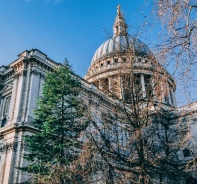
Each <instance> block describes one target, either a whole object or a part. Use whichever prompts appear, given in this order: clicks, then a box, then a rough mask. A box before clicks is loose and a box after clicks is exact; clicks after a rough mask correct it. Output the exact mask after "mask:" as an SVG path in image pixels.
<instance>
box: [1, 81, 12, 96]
mask: <svg viewBox="0 0 197 184" xmlns="http://www.w3.org/2000/svg"><path fill="white" fill-rule="evenodd" d="M12 88H13V84H6V85H5V86H4V87H3V89H2V90H1V92H0V93H1V94H2V95H3V96H4V93H6V94H7V93H9V92H11V91H12Z"/></svg>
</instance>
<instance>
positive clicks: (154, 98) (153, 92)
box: [151, 76, 156, 101]
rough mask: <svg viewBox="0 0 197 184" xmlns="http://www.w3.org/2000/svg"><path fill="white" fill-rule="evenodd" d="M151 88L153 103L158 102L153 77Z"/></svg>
mask: <svg viewBox="0 0 197 184" xmlns="http://www.w3.org/2000/svg"><path fill="white" fill-rule="evenodd" d="M151 86H152V94H153V101H155V100H156V93H155V81H154V78H153V76H151Z"/></svg>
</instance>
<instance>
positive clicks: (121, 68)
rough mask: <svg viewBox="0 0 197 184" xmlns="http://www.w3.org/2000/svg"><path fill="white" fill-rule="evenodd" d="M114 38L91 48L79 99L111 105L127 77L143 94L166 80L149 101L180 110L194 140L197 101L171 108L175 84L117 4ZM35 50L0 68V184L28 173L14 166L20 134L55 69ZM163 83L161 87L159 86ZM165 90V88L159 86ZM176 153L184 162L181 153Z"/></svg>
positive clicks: (28, 128) (27, 129)
mask: <svg viewBox="0 0 197 184" xmlns="http://www.w3.org/2000/svg"><path fill="white" fill-rule="evenodd" d="M113 30H114V36H113V38H111V39H109V40H107V41H106V42H105V43H103V44H102V45H101V46H100V47H99V48H98V49H97V51H96V52H95V54H94V56H93V59H92V62H91V65H90V68H89V70H88V72H87V74H86V76H85V80H83V79H82V84H83V97H84V99H86V101H87V102H88V103H89V102H91V101H95V102H96V103H97V104H98V105H100V106H103V108H110V107H113V106H116V103H117V100H114V96H112V95H111V94H112V93H113V94H115V95H116V96H117V97H119V98H120V99H123V100H125V99H126V98H128V94H127V89H126V87H125V83H126V82H127V79H128V77H129V75H130V73H133V76H134V77H135V78H137V79H138V84H139V88H140V91H141V92H142V96H143V97H144V98H145V97H146V96H147V93H148V92H147V86H149V87H150V86H151V87H152V89H153V93H156V91H158V89H155V84H156V83H159V82H160V79H161V78H165V79H166V80H165V82H163V83H161V84H160V85H157V86H159V87H160V89H159V91H160V93H159V95H154V98H155V99H154V101H155V102H157V103H158V102H159V103H161V104H162V105H163V106H164V107H166V108H168V109H169V108H171V109H172V110H173V111H174V112H177V117H178V116H179V115H180V116H181V115H183V114H184V121H186V122H190V124H191V138H192V139H193V140H194V141H197V140H196V132H197V126H196V122H197V121H196V120H197V113H196V112H197V103H193V104H189V105H187V106H185V107H181V108H176V99H175V94H174V93H175V90H176V84H175V81H174V79H173V78H172V77H171V76H170V74H169V73H168V72H167V71H165V70H164V69H163V67H162V66H161V65H160V64H159V63H158V62H157V61H156V60H155V58H154V56H153V54H152V52H151V50H150V49H149V48H148V47H147V46H146V44H145V43H143V42H142V41H140V40H139V39H137V38H135V37H131V36H129V35H128V33H127V25H126V23H125V21H124V17H123V15H122V14H121V11H120V9H119V8H118V13H117V17H116V19H115V23H114V26H113ZM59 65H60V64H59V63H56V62H55V61H53V60H51V59H49V58H48V57H47V55H46V54H44V53H42V52H40V51H39V50H37V49H32V50H30V51H27V50H26V51H24V52H23V53H21V54H19V55H18V58H17V59H16V60H15V61H13V62H12V63H11V64H9V65H8V66H0V183H1V184H16V183H19V182H22V181H25V180H27V178H29V177H30V176H29V175H28V174H26V173H21V171H19V170H18V169H16V167H21V166H24V165H25V164H26V161H25V160H24V158H23V154H24V152H25V151H26V150H25V144H24V141H23V136H24V135H27V134H32V133H36V130H35V129H34V128H33V127H32V125H31V122H32V120H33V117H34V115H33V111H34V109H36V108H37V104H36V101H37V99H38V98H39V96H41V95H42V88H43V83H44V80H45V76H46V74H47V73H49V72H51V71H53V70H54V69H55V68H57V67H59ZM164 86H165V88H164ZM164 89H165V90H164ZM180 157H182V158H183V160H184V155H183V154H181V155H180Z"/></svg>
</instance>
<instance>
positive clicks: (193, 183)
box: [186, 176, 197, 184]
mask: <svg viewBox="0 0 197 184" xmlns="http://www.w3.org/2000/svg"><path fill="white" fill-rule="evenodd" d="M186 184H197V179H196V178H194V177H192V176H190V177H188V178H187V180H186Z"/></svg>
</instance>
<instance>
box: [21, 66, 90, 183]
mask: <svg viewBox="0 0 197 184" xmlns="http://www.w3.org/2000/svg"><path fill="white" fill-rule="evenodd" d="M80 86H81V84H80V81H79V79H78V78H77V77H76V75H74V73H73V72H72V71H71V70H70V69H69V68H65V67H60V68H58V69H56V70H55V71H54V72H53V73H50V74H48V75H47V77H46V81H45V84H44V88H43V96H42V97H40V99H39V101H38V107H39V108H38V109H37V110H36V111H35V116H36V117H35V120H34V122H33V124H34V126H35V127H36V128H37V129H38V130H39V133H38V134H35V135H31V136H26V137H25V141H26V143H27V146H28V154H26V155H25V158H26V159H27V160H28V161H29V162H30V164H29V165H28V166H27V167H24V168H22V170H23V171H26V172H29V173H33V174H37V176H40V175H42V176H46V177H53V179H54V180H59V181H60V183H64V182H65V181H68V180H69V179H70V178H72V177H73V176H74V174H73V171H72V169H71V166H72V165H73V164H74V162H75V160H76V159H77V158H78V156H79V150H80V149H81V147H82V138H81V137H82V136H83V135H82V134H83V133H84V132H85V130H86V128H87V126H88V121H86V116H85V113H86V107H85V105H84V104H83V102H82V100H81V99H80V97H79V92H80ZM76 177H77V178H80V177H79V176H76ZM55 178H56V179H55ZM73 181H74V179H73Z"/></svg>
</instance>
